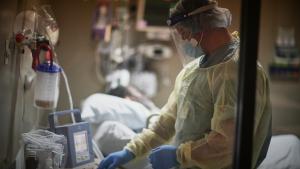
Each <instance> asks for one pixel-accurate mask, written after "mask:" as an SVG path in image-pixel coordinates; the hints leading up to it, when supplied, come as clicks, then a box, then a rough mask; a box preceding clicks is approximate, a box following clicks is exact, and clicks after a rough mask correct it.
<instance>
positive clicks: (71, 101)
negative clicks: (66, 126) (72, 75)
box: [61, 69, 75, 123]
mask: <svg viewBox="0 0 300 169" xmlns="http://www.w3.org/2000/svg"><path fill="white" fill-rule="evenodd" d="M61 72H62V75H63V77H64V81H65V85H66V90H67V93H68V97H69V103H70V110H73V99H72V95H71V91H70V86H69V82H68V78H67V75H66V73H65V71H64V70H63V69H62V71H61ZM71 118H72V123H75V117H74V114H73V113H71Z"/></svg>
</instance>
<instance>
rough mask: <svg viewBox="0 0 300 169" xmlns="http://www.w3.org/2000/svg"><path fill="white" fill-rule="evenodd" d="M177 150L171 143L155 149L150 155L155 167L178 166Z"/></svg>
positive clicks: (155, 168)
mask: <svg viewBox="0 0 300 169" xmlns="http://www.w3.org/2000/svg"><path fill="white" fill-rule="evenodd" d="M176 151H177V147H175V146H171V145H164V146H160V147H157V148H156V149H153V150H152V152H151V154H150V156H149V159H150V163H151V164H152V167H153V169H170V168H172V167H175V166H178V165H179V163H178V161H177V155H176Z"/></svg>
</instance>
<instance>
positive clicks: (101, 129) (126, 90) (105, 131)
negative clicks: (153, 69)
mask: <svg viewBox="0 0 300 169" xmlns="http://www.w3.org/2000/svg"><path fill="white" fill-rule="evenodd" d="M140 102H142V103H144V104H141V103H140ZM157 109H158V108H157V107H156V106H155V105H154V104H153V103H152V102H151V100H149V99H148V98H146V97H145V96H143V94H142V93H140V92H139V91H138V90H136V89H135V88H133V87H123V86H118V87H116V88H112V89H110V90H108V91H107V94H104V93H96V94H93V95H91V96H89V97H88V98H87V99H85V101H84V102H83V104H82V118H83V119H84V120H85V121H88V122H89V123H90V124H91V126H92V131H93V139H94V140H95V142H96V143H97V145H98V146H99V148H100V150H101V152H102V153H103V154H104V155H108V154H110V153H112V152H115V151H119V150H122V149H123V147H124V146H125V145H126V144H127V143H128V142H129V141H130V140H131V139H132V138H134V137H135V136H136V133H138V132H140V131H141V130H142V129H143V128H146V127H147V124H149V122H150V121H153V120H154V118H151V117H152V116H154V115H155V113H154V112H156V110H157ZM147 165H149V163H148V160H147V159H146V158H144V159H142V160H139V161H135V162H132V163H129V164H127V165H125V166H124V167H125V168H127V169H131V168H139V169H143V168H146V167H147Z"/></svg>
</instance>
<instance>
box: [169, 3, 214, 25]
mask: <svg viewBox="0 0 300 169" xmlns="http://www.w3.org/2000/svg"><path fill="white" fill-rule="evenodd" d="M216 7H217V3H216V2H214V3H212V4H209V5H206V6H202V7H200V8H197V9H195V10H194V11H192V12H187V13H181V14H177V15H174V16H172V17H170V18H169V19H168V20H167V24H168V26H174V25H176V24H177V23H179V22H182V21H184V20H186V19H188V18H190V17H191V16H193V15H196V14H199V13H202V12H205V11H208V10H211V9H214V8H216Z"/></svg>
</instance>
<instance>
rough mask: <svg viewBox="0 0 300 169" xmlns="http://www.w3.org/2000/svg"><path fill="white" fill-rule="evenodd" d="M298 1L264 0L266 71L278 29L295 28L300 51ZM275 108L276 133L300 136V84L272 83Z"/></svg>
mask: <svg viewBox="0 0 300 169" xmlns="http://www.w3.org/2000/svg"><path fill="white" fill-rule="evenodd" d="M299 6H300V1H298V0H285V1H282V0H263V1H262V10H261V11H262V12H261V23H260V24H261V25H260V26H261V30H260V41H259V43H260V44H259V59H260V61H261V63H262V65H263V66H264V68H265V69H266V70H267V69H268V65H269V64H270V63H271V62H272V59H273V57H274V55H275V49H274V47H275V40H276V36H277V31H278V27H279V26H283V27H294V28H295V38H296V46H297V48H298V49H300V21H299V18H298V17H299V16H300V11H299V9H298V7H299ZM270 93H271V101H272V109H273V134H281V133H294V134H296V135H298V136H300V104H299V103H300V94H299V93H300V83H299V81H274V80H271V81H270Z"/></svg>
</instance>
